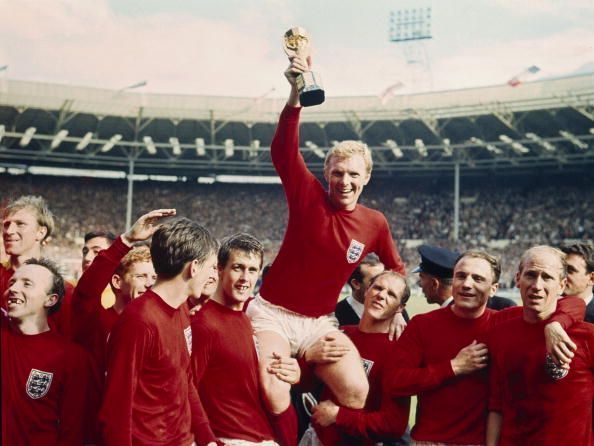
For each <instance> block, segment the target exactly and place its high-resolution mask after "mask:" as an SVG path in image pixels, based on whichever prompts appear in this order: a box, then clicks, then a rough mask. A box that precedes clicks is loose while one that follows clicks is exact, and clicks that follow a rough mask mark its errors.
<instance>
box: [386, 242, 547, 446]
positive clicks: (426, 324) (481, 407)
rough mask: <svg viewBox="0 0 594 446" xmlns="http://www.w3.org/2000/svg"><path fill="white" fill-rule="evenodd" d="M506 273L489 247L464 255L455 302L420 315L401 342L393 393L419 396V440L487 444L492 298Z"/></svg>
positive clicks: (394, 368) (457, 275)
mask: <svg viewBox="0 0 594 446" xmlns="http://www.w3.org/2000/svg"><path fill="white" fill-rule="evenodd" d="M500 272H501V266H500V264H499V261H498V260H497V259H496V258H495V257H493V256H491V255H489V254H487V253H486V252H482V251H467V252H465V253H464V254H462V255H461V257H460V258H459V259H458V261H457V262H456V264H455V266H454V274H453V280H452V292H453V296H454V304H453V305H451V306H448V307H445V308H441V309H439V310H435V311H431V312H429V313H426V314H421V315H418V316H415V317H414V318H413V319H412V320H411V322H410V323H409V325H408V326H407V328H406V330H404V334H403V335H402V336H401V338H400V339H399V341H398V342H397V344H396V346H395V354H394V355H393V361H391V370H390V372H389V375H388V376H389V381H390V382H389V385H388V386H387V388H388V392H389V393H390V394H392V395H393V396H410V395H415V394H416V395H418V406H417V417H416V424H415V426H414V427H413V429H412V432H411V436H412V438H413V440H414V441H415V442H417V443H418V444H439V445H481V444H484V439H485V421H486V416H487V392H488V385H487V384H488V382H487V374H486V370H485V368H486V367H487V359H488V356H487V355H488V351H487V347H486V345H485V344H484V341H485V338H486V334H487V332H488V330H489V328H490V326H491V319H492V318H493V316H494V314H497V312H495V311H493V310H489V309H488V308H487V301H488V299H489V297H490V296H492V295H494V294H495V291H496V290H497V286H498V282H499V275H500ZM543 345H544V342H543Z"/></svg>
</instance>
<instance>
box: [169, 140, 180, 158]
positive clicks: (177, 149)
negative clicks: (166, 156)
mask: <svg viewBox="0 0 594 446" xmlns="http://www.w3.org/2000/svg"><path fill="white" fill-rule="evenodd" d="M169 144H171V147H172V148H173V155H175V156H180V155H181V152H182V151H181V146H180V144H179V139H177V137H176V136H172V137H171V138H169Z"/></svg>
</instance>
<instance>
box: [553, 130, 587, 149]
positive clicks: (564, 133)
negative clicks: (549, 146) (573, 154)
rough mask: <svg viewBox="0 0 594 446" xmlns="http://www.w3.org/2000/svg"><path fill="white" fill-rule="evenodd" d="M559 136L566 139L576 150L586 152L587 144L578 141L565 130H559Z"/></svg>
mask: <svg viewBox="0 0 594 446" xmlns="http://www.w3.org/2000/svg"><path fill="white" fill-rule="evenodd" d="M559 134H560V135H561V136H563V137H564V138H567V140H568V141H570V142H571V143H572V144H573V145H574V146H576V147H577V148H578V149H582V150H586V149H587V148H588V144H586V143H585V142H583V141H580V140H579V139H578V138H577V137H576V136H575V135H574V134H573V133H571V132H568V131H567V130H560V131H559Z"/></svg>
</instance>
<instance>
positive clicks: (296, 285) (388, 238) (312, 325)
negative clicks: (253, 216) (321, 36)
mask: <svg viewBox="0 0 594 446" xmlns="http://www.w3.org/2000/svg"><path fill="white" fill-rule="evenodd" d="M310 62H311V60H310V59H309V58H308V60H307V61H304V60H303V59H301V58H297V57H296V58H291V59H290V65H289V67H288V69H287V70H286V71H285V76H286V78H287V79H288V81H289V84H290V85H291V93H290V96H289V99H288V101H287V105H286V106H285V108H284V110H283V112H282V113H281V116H280V120H279V124H278V127H277V130H276V134H275V136H274V139H273V141H272V145H271V157H272V161H273V163H274V166H275V168H276V170H277V172H278V174H279V176H280V178H281V180H282V183H283V188H284V190H285V194H286V197H287V202H288V207H289V222H288V226H287V230H286V233H285V236H284V240H283V243H282V246H281V248H280V251H279V253H278V256H277V257H276V259H275V260H274V263H273V264H272V266H271V267H270V270H269V272H268V274H267V276H266V279H265V280H264V283H263V286H262V288H261V290H260V295H259V296H258V297H257V298H256V299H255V300H254V301H253V302H252V303H251V304H250V306H249V307H248V310H247V314H248V316H249V317H250V318H251V320H252V325H253V327H254V331H255V333H256V337H257V339H258V345H259V352H260V355H259V357H260V377H261V382H262V384H263V387H264V392H265V396H266V400H267V402H268V404H269V410H270V411H271V412H273V413H275V414H281V413H284V412H286V411H289V410H292V409H291V406H290V396H289V390H290V385H289V384H287V383H285V382H282V381H280V380H278V379H276V378H275V377H274V376H273V375H270V373H267V367H268V365H269V364H270V362H271V361H272V359H273V355H272V353H273V352H276V353H278V354H280V355H281V356H286V355H289V354H291V355H293V356H297V357H301V356H302V355H303V354H304V353H305V352H306V351H307V349H308V348H310V347H311V346H312V345H313V344H314V343H315V342H316V341H318V340H319V339H320V338H322V337H324V336H326V335H328V334H332V335H333V336H334V337H335V338H336V339H337V341H338V342H341V343H346V344H348V345H349V346H350V347H351V348H350V351H349V353H348V354H346V355H345V356H344V357H343V358H341V360H340V361H338V362H336V363H331V364H319V365H317V366H316V369H315V373H316V375H317V376H318V377H319V378H320V379H321V380H322V381H324V383H325V384H326V385H327V386H328V387H329V388H330V389H331V391H332V393H333V394H334V395H336V397H337V400H338V402H339V403H340V405H342V406H346V407H351V408H362V407H363V406H364V404H365V398H366V396H367V392H368V383H367V379H366V376H365V372H364V371H363V366H362V365H361V358H360V357H359V354H358V353H357V349H356V348H355V347H354V346H353V344H352V342H351V341H349V339H348V338H347V337H346V336H345V335H344V334H342V333H340V332H339V331H338V323H337V320H336V318H335V317H334V314H333V312H334V308H335V306H336V301H337V298H338V296H339V294H340V290H341V288H342V287H343V285H344V284H345V283H346V282H347V280H348V278H349V276H350V274H351V273H352V271H353V270H354V269H355V267H356V266H357V264H358V263H359V261H360V260H361V259H363V258H364V257H365V256H366V255H367V254H368V253H370V252H375V253H376V254H377V255H378V256H379V258H380V259H381V261H382V263H383V264H384V265H385V266H386V269H391V270H394V271H397V272H399V273H402V274H404V272H405V270H404V264H403V262H402V260H401V259H400V256H399V255H398V252H397V250H396V247H395V245H394V241H393V239H392V235H391V233H390V228H389V226H388V222H387V221H386V218H385V217H384V216H383V214H382V213H380V212H378V211H375V210H372V209H369V208H367V207H365V206H362V205H360V204H357V201H358V199H359V196H360V195H361V192H362V191H363V188H364V187H365V185H366V184H367V183H368V182H369V179H370V176H371V168H372V160H371V153H370V151H369V149H368V148H367V146H366V145H365V144H362V143H361V142H358V141H343V142H341V143H339V144H337V145H336V146H334V147H333V148H332V149H331V150H330V152H329V153H328V155H327V157H326V160H325V162H324V177H325V179H326V181H327V182H328V189H327V190H325V189H324V187H323V186H322V184H321V183H320V182H319V181H318V179H317V178H316V177H315V176H314V175H313V174H312V173H311V172H310V171H309V170H308V169H307V166H306V165H305V161H304V159H303V157H302V155H301V153H300V152H299V132H298V129H299V114H300V111H301V107H300V104H299V95H298V92H297V88H296V85H295V82H296V80H295V79H296V76H297V75H298V74H300V73H303V72H305V71H308V69H309V66H308V65H309V64H310Z"/></svg>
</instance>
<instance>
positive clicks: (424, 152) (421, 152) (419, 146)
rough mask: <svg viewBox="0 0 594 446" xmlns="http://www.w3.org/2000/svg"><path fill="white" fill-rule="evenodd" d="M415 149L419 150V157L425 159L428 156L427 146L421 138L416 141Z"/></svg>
mask: <svg viewBox="0 0 594 446" xmlns="http://www.w3.org/2000/svg"><path fill="white" fill-rule="evenodd" d="M415 147H416V148H417V151H418V152H419V155H421V156H422V157H423V158H425V157H426V156H427V146H425V143H424V142H423V140H422V139H421V138H417V139H415Z"/></svg>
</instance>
